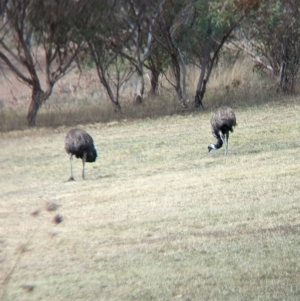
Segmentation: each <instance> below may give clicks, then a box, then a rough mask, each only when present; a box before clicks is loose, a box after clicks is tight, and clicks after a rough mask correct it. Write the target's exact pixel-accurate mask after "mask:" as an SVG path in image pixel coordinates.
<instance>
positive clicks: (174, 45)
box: [155, 0, 194, 107]
mask: <svg viewBox="0 0 300 301" xmlns="http://www.w3.org/2000/svg"><path fill="white" fill-rule="evenodd" d="M161 6H162V8H163V9H161V13H160V14H159V17H158V19H157V29H156V32H155V39H156V41H157V42H158V43H159V44H160V45H161V46H162V47H163V48H164V51H165V52H164V53H167V54H168V62H169V65H170V67H171V70H172V73H173V78H174V79H173V81H172V80H171V79H169V82H170V84H171V85H172V86H173V87H174V89H175V91H176V94H177V97H178V100H179V102H180V103H181V105H182V106H183V107H187V100H186V83H185V79H186V51H185V50H186V46H187V45H186V44H184V43H182V41H183V40H184V34H185V33H184V32H183V30H182V28H184V27H185V26H187V24H189V22H190V20H191V17H192V16H193V14H194V3H193V1H192V0H186V1H179V0H166V1H163V2H161Z"/></svg>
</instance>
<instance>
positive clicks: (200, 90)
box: [194, 36, 211, 109]
mask: <svg viewBox="0 0 300 301" xmlns="http://www.w3.org/2000/svg"><path fill="white" fill-rule="evenodd" d="M210 51H211V38H210V36H208V37H207V40H206V45H205V52H204V57H203V61H202V64H201V73H200V77H199V80H198V84H197V90H196V95H195V99H194V107H195V108H200V107H202V109H204V107H203V103H202V99H203V97H204V94H205V91H206V83H207V78H204V77H205V73H206V70H207V66H208V64H209V59H210Z"/></svg>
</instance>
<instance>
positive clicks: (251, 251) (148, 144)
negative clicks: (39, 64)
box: [0, 98, 300, 301]
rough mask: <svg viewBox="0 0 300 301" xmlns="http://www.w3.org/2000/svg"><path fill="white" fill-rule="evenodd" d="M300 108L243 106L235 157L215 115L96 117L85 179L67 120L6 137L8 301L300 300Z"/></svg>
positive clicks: (3, 214)
mask: <svg viewBox="0 0 300 301" xmlns="http://www.w3.org/2000/svg"><path fill="white" fill-rule="evenodd" d="M299 113H300V104H299V99H297V98H294V99H290V100H289V101H288V102H287V103H283V102H282V103H280V102H269V103H266V104H265V105H257V106H255V105H254V106H250V107H248V108H246V107H241V108H239V107H238V106H237V107H236V116H237V122H238V126H237V128H236V129H235V132H234V133H233V134H232V135H231V136H230V139H229V156H228V157H226V158H225V157H224V155H223V149H221V150H219V151H217V152H211V153H208V152H207V145H208V144H209V143H210V142H213V137H212V135H211V133H210V125H209V119H210V112H208V111H205V112H201V114H197V113H193V112H191V113H190V114H185V115H174V116H172V117H168V116H167V117H161V118H157V119H155V120H150V119H146V120H139V121H121V122H115V123H114V124H107V125H104V124H98V123H95V124H93V125H86V126H85V129H86V130H87V131H88V132H89V133H90V134H91V135H92V136H93V138H94V141H95V145H96V148H97V150H98V155H99V157H98V160H97V162H96V163H94V164H87V169H86V177H87V179H86V180H85V181H83V180H81V178H80V171H81V162H80V161H79V160H77V161H75V162H74V163H75V170H74V172H75V177H76V180H77V181H75V182H67V179H68V177H69V162H68V156H67V154H65V152H64V149H63V141H64V137H65V134H66V132H67V131H68V129H67V128H65V127H64V128H62V127H60V128H57V129H55V130H52V129H45V128H43V129H28V130H26V131H23V132H18V131H14V132H10V133H3V134H2V138H1V145H2V148H1V150H2V156H1V159H0V162H1V169H0V178H1V182H0V191H1V204H2V206H1V211H0V219H1V223H0V224H1V228H0V231H1V232H0V250H1V253H0V256H1V258H0V261H1V270H0V277H1V278H0V281H1V282H2V280H3V279H5V277H6V276H7V274H8V273H9V272H10V271H11V269H12V267H13V266H14V264H15V262H16V260H17V259H18V256H19V255H18V254H20V252H22V253H21V258H20V261H19V263H18V264H17V266H16V267H15V269H14V271H13V274H12V275H11V277H10V279H9V281H7V282H6V283H5V285H2V287H1V289H2V292H0V296H2V299H3V300H28V299H30V300H45V301H47V300H53V299H55V300H70V299H73V300H264V301H267V300H299V297H300V289H299V275H300V265H299V260H298V259H299V256H300V249H299V243H300V235H299V234H300V221H299V211H300V205H299V191H300V189H299V188H300V184H299V175H300V163H299V162H300V161H299V146H300V142H299V129H300V122H299ZM48 202H54V203H56V204H58V205H59V207H58V208H57V209H56V210H55V211H49V210H46V206H47V205H46V204H47V203H48ZM55 214H60V215H61V216H63V218H64V219H63V222H62V223H59V224H55V223H53V217H54V215H55ZM32 234H34V235H33V237H32V239H30V241H29V243H27V242H28V240H29V238H30V237H31V235H32ZM24 246H25V248H24ZM30 288H32V290H30Z"/></svg>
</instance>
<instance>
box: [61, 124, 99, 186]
mask: <svg viewBox="0 0 300 301" xmlns="http://www.w3.org/2000/svg"><path fill="white" fill-rule="evenodd" d="M65 150H66V152H67V153H68V154H69V155H70V166H71V176H70V179H69V181H74V180H75V179H74V177H73V168H72V161H73V155H75V157H76V158H81V159H82V179H84V165H85V162H95V161H96V158H97V151H96V149H95V146H94V141H93V138H92V137H91V136H90V135H89V134H88V133H87V132H86V131H84V130H80V129H72V130H70V131H69V132H68V134H67V136H66V139H65Z"/></svg>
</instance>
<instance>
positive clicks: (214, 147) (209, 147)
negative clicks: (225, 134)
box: [207, 143, 217, 152]
mask: <svg viewBox="0 0 300 301" xmlns="http://www.w3.org/2000/svg"><path fill="white" fill-rule="evenodd" d="M207 148H208V152H210V151H211V150H212V149H214V150H216V149H217V148H216V146H215V145H214V144H212V143H211V144H210V145H209V146H208V147H207Z"/></svg>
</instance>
